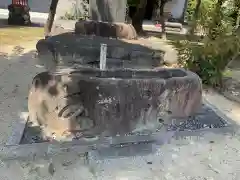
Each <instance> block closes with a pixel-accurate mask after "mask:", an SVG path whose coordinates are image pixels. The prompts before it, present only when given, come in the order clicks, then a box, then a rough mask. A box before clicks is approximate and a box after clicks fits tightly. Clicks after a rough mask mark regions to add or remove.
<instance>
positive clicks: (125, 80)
mask: <svg viewBox="0 0 240 180" xmlns="http://www.w3.org/2000/svg"><path fill="white" fill-rule="evenodd" d="M201 105H202V84H201V80H200V78H199V77H198V76H197V75H196V74H194V73H192V72H190V71H186V70H184V69H164V68H160V69H155V70H133V69H119V70H105V71H101V70H99V69H93V68H77V69H73V68H70V69H61V70H58V71H54V72H42V73H40V74H38V75H36V76H35V77H34V79H33V84H32V87H31V90H30V93H29V102H28V107H29V114H30V116H29V117H30V121H32V122H38V123H39V122H40V124H41V125H42V126H44V127H45V128H46V129H48V130H49V131H50V132H55V133H60V134H61V133H64V132H73V133H74V132H81V135H93V134H94V135H96V134H98V135H99V134H101V135H104V136H109V135H118V134H120V135H121V134H128V133H133V132H141V131H145V130H149V131H156V130H157V129H158V128H161V127H162V126H163V125H169V124H173V123H179V122H178V121H176V119H185V120H186V119H187V118H188V117H189V116H192V115H194V114H195V113H196V112H197V111H198V110H199V108H200V107H201ZM173 120H174V121H173ZM179 121H180V120H179Z"/></svg>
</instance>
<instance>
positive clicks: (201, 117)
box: [21, 104, 227, 144]
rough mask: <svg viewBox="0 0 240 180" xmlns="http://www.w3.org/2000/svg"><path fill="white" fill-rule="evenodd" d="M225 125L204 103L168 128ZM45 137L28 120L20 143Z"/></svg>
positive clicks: (184, 129)
mask: <svg viewBox="0 0 240 180" xmlns="http://www.w3.org/2000/svg"><path fill="white" fill-rule="evenodd" d="M225 126H227V122H226V121H225V120H224V119H222V118H221V117H220V116H218V115H217V114H216V113H215V112H214V111H213V110H212V109H210V108H209V107H208V106H206V105H204V104H203V105H202V108H201V109H200V110H199V111H198V112H197V113H196V114H195V116H193V117H191V118H189V119H187V120H185V122H183V123H182V124H181V125H175V126H172V125H170V126H169V128H168V129H169V130H176V129H178V128H179V129H180V131H195V130H199V129H206V128H222V127H225ZM46 140H47V138H46V137H44V135H43V134H42V133H41V128H40V127H39V126H33V125H32V124H31V123H29V122H28V124H27V126H26V128H25V131H24V135H23V137H22V140H21V144H31V143H41V142H44V141H46Z"/></svg>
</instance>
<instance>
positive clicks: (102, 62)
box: [100, 44, 107, 70]
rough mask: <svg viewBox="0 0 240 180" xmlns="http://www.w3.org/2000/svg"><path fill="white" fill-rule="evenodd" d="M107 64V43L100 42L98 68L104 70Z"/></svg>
mask: <svg viewBox="0 0 240 180" xmlns="http://www.w3.org/2000/svg"><path fill="white" fill-rule="evenodd" d="M106 65H107V45H106V44H101V51H100V70H105V69H106Z"/></svg>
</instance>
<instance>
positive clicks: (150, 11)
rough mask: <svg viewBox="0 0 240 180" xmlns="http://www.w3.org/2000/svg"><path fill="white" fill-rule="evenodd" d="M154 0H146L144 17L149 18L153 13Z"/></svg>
mask: <svg viewBox="0 0 240 180" xmlns="http://www.w3.org/2000/svg"><path fill="white" fill-rule="evenodd" d="M154 2H155V0H148V1H147V6H146V12H145V19H147V20H151V19H152V15H153V8H154Z"/></svg>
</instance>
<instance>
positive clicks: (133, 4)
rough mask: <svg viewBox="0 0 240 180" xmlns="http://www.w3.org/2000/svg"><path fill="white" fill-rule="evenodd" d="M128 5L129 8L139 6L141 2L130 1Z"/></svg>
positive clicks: (137, 0) (136, 0)
mask: <svg viewBox="0 0 240 180" xmlns="http://www.w3.org/2000/svg"><path fill="white" fill-rule="evenodd" d="M127 3H128V6H137V5H138V3H139V0H128V1H127Z"/></svg>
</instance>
